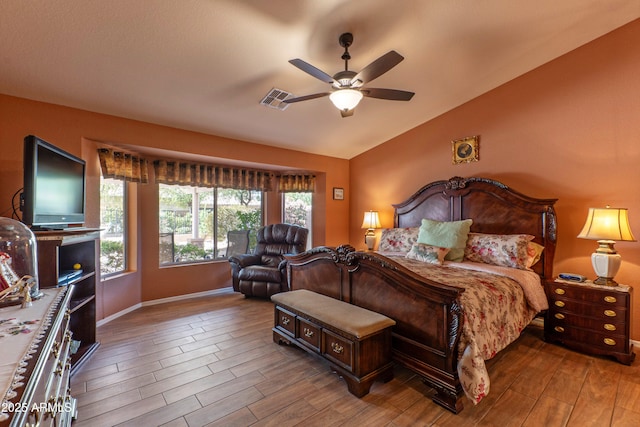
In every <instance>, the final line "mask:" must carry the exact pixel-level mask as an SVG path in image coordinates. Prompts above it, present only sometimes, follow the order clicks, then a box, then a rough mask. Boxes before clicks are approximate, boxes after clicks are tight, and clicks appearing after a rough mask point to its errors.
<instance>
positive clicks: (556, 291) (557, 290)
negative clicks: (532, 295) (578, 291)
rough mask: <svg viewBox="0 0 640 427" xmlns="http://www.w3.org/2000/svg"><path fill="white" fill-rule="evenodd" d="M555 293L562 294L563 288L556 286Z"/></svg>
mask: <svg viewBox="0 0 640 427" xmlns="http://www.w3.org/2000/svg"><path fill="white" fill-rule="evenodd" d="M555 293H556V294H558V295H564V289H560V288H558V289H556V290H555Z"/></svg>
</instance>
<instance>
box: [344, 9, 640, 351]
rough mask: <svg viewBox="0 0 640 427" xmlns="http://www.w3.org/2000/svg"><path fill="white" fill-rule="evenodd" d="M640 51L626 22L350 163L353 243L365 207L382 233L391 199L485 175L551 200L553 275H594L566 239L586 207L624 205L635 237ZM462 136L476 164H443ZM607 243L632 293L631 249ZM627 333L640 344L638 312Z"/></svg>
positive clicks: (639, 189) (358, 238) (634, 261)
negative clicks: (474, 148)
mask: <svg viewBox="0 0 640 427" xmlns="http://www.w3.org/2000/svg"><path fill="white" fill-rule="evenodd" d="M639 45H640V20H636V21H634V22H632V23H631V24H629V25H626V26H625V27H622V28H621V29H618V30H617V31H615V32H613V33H610V34H608V35H606V36H604V37H602V38H600V39H598V40H595V41H594V42H592V43H590V44H588V45H585V46H583V47H581V48H579V49H577V50H575V51H573V52H570V53H569V54H567V55H565V56H562V57H561V58H559V59H557V60H555V61H553V62H551V63H548V64H546V65H544V66H542V67H540V68H538V69H536V70H534V71H532V72H530V73H528V74H526V75H524V76H522V77H520V78H518V79H516V80H513V81H511V82H509V83H507V84H505V85H503V86H501V87H499V88H497V89H495V90H493V91H491V92H489V93H487V94H485V95H483V96H480V97H478V98H476V99H474V100H472V101H470V102H468V103H466V104H464V105H462V106H460V107H459V108H456V109H454V110H452V111H450V112H448V113H446V114H444V115H442V116H440V117H438V118H436V119H434V120H431V121H429V122H427V123H424V124H423V125H421V126H419V127H417V128H414V129H413V130H411V131H409V132H407V133H405V134H403V135H401V136H399V137H397V138H395V139H393V140H390V141H388V142H386V143H384V144H382V145H380V146H378V147H376V148H375V149H372V150H370V151H368V152H366V153H364V154H362V155H360V156H358V157H356V158H354V159H352V160H351V164H350V166H351V186H350V188H351V192H352V194H353V196H352V198H351V234H350V235H351V241H352V242H357V246H358V247H360V248H364V243H363V242H362V239H363V238H362V235H363V230H361V229H359V228H358V227H359V224H361V222H362V214H363V212H364V211H366V210H369V209H374V210H379V211H380V215H381V221H382V225H383V227H391V226H392V225H393V210H392V207H391V203H398V202H401V201H403V200H405V199H406V198H407V197H408V196H410V195H411V194H412V193H413V192H414V191H416V190H418V189H419V188H420V187H421V186H422V185H424V184H426V183H428V182H431V181H434V180H439V179H447V178H450V177H453V176H482V177H489V178H493V179H497V180H499V181H501V182H503V183H505V184H507V185H508V186H510V187H512V188H514V189H516V190H518V191H520V192H522V193H525V194H527V195H531V196H534V197H540V198H558V199H559V200H558V202H557V204H556V211H557V215H558V247H557V251H556V256H555V263H554V271H555V273H556V274H557V273H560V272H564V271H568V272H576V273H580V274H584V275H586V276H588V277H593V275H594V274H593V269H592V268H591V264H590V258H589V257H590V254H591V253H592V252H593V251H594V250H595V248H596V246H597V244H596V242H594V241H589V240H583V239H577V238H576V236H577V235H578V233H579V232H580V230H581V229H582V226H583V225H584V221H585V219H586V215H587V209H588V208H589V207H604V206H605V205H607V204H609V205H611V206H615V207H627V208H629V216H630V219H631V228H632V230H634V232H635V236H636V238H640V128H639V125H640V101H639V100H640V77H639V76H640V55H638V49H637V46H639ZM425 96H428V95H425ZM471 135H480V150H479V157H480V161H479V162H477V163H468V164H460V165H452V162H451V156H452V154H451V141H452V140H455V139H460V138H462V137H466V136H471ZM398 165H402V167H398ZM616 248H617V249H618V251H619V253H620V254H621V255H622V259H623V263H622V267H621V269H620V272H619V273H618V275H617V276H616V279H618V282H620V283H625V284H629V285H631V286H635V287H636V288H639V287H640V243H638V242H633V243H630V242H620V243H617V244H616ZM638 292H640V289H637V290H636V295H635V299H634V303H633V304H634V310H633V311H635V312H637V311H638V310H640V295H638ZM632 337H633V338H634V339H636V340H640V316H635V319H634V320H633V324H632Z"/></svg>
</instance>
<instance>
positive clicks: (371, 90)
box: [285, 88, 414, 102]
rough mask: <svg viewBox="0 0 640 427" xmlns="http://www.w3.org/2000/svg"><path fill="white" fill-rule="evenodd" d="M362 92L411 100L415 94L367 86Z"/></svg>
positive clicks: (381, 97)
mask: <svg viewBox="0 0 640 427" xmlns="http://www.w3.org/2000/svg"><path fill="white" fill-rule="evenodd" d="M360 92H362V94H363V95H364V96H367V97H369V98H379V99H389V100H391V101H409V100H410V99H411V98H413V95H414V93H413V92H407V91H406V90H396V89H380V88H366V89H361V90H360ZM285 102H286V101H285Z"/></svg>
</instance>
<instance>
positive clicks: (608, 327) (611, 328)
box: [604, 323, 616, 331]
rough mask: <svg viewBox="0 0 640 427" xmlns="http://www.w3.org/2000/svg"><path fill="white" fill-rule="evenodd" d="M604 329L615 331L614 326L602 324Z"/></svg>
mask: <svg viewBox="0 0 640 427" xmlns="http://www.w3.org/2000/svg"><path fill="white" fill-rule="evenodd" d="M604 328H605V329H606V330H607V331H615V330H616V325H612V324H611V323H605V324H604Z"/></svg>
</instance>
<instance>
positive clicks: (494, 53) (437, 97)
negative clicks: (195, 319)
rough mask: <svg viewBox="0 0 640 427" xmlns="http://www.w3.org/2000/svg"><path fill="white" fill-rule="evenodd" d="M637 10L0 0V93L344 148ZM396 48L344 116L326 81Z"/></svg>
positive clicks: (628, 1)
mask: <svg viewBox="0 0 640 427" xmlns="http://www.w3.org/2000/svg"><path fill="white" fill-rule="evenodd" d="M639 17H640V0H536V1H531V0H455V1H451V0H357V1H346V0H264V1H259V0H55V1H52V0H0V93H4V94H8V95H14V96H19V97H24V98H28V99H34V100H40V101H45V102H50V103H54V104H60V105H66V106H71V107H77V108H81V109H84V110H89V111H95V112H100V113H106V114H111V115H115V116H121V117H127V118H132V119H137V120H142V121H145V122H151V123H157V124H162V125H167V126H172V127H176V128H181V129H188V130H194V131H199V132H204V133H207V134H214V135H221V136H226V137H231V138H237V139H242V140H246V141H253V142H258V143H262V144H268V145H273V146H278V147H285V148H290V149H294V150H301V151H306V152H311V153H317V154H324V155H328V156H334V157H339V158H346V159H348V158H351V157H353V156H355V155H357V154H359V153H362V152H364V151H366V150H368V149H370V148H372V147H374V146H376V145H378V144H380V143H382V142H384V141H387V140H389V139H390V138H393V137H394V136H397V135H399V134H401V133H403V132H405V131H407V130H409V129H411V128H413V127H416V126H418V125H419V124H421V123H423V122H426V121H428V120H430V119H432V118H434V117H436V116H438V115H440V114H442V113H444V112H446V111H448V110H450V109H452V108H454V107H456V106H458V105H460V104H462V103H464V102H466V101H468V100H470V99H472V98H474V97H477V96H478V95H480V94H482V93H485V92H487V91H489V90H491V89H493V88H495V87H497V86H499V85H501V84H503V83H505V82H507V81H509V80H511V79H513V78H515V77H517V76H519V75H522V74H523V73H526V72H527V71H529V70H531V69H533V68H535V67H538V66H540V65H542V64H544V63H546V62H548V61H550V60H552V59H554V58H556V57H558V56H560V55H562V54H564V53H566V52H568V51H570V50H573V49H575V48H576V47H578V46H580V45H582V44H585V43H587V42H589V41H591V40H593V39H595V38H597V37H599V36H601V35H603V34H605V33H607V32H610V31H612V30H613V29H615V28H617V27H620V26H622V25H624V24H626V23H628V22H630V21H632V20H634V19H637V18H639ZM343 32H352V33H353V35H354V38H355V40H354V43H353V45H352V46H351V48H350V49H349V50H350V53H351V56H352V60H351V61H350V62H349V69H350V70H354V71H359V70H360V69H362V68H364V67H365V66H366V65H367V64H369V63H370V62H372V61H373V60H375V59H376V58H378V57H379V56H381V55H382V54H384V53H386V52H388V51H389V50H392V49H393V50H396V51H397V52H399V53H400V54H401V55H403V56H404V57H405V60H404V61H403V62H401V63H400V64H399V65H397V66H396V67H395V68H393V69H392V70H391V71H389V72H388V73H386V74H384V75H383V76H381V77H379V78H378V79H376V80H375V81H374V82H373V83H372V84H370V85H368V86H370V87H383V88H393V89H401V90H409V91H413V92H415V93H416V95H415V96H414V97H413V99H412V100H411V101H409V102H399V101H384V100H379V99H372V98H365V99H364V100H363V101H362V102H361V103H360V105H359V106H358V107H357V108H356V111H355V115H354V116H353V117H349V118H344V119H343V118H341V117H340V113H339V111H338V110H337V109H336V108H335V107H333V106H332V104H331V102H330V101H329V99H328V98H320V99H315V100H310V101H305V102H301V103H296V104H291V105H290V106H289V107H288V108H287V109H286V110H285V111H280V110H276V109H273V108H268V107H265V106H262V105H260V104H259V102H260V100H261V99H262V98H263V97H264V96H265V95H266V94H267V93H268V92H269V91H270V90H271V88H273V87H276V88H279V89H283V90H286V91H289V92H293V93H294V94H295V95H296V96H301V95H306V94H311V93H316V92H323V91H326V90H328V89H329V85H328V84H325V83H323V82H321V81H319V80H317V79H314V78H313V77H311V76H309V75H308V74H305V73H304V72H302V71H301V70H299V69H297V68H295V67H294V66H293V65H291V64H289V63H288V60H290V59H293V58H300V59H303V60H304V61H306V62H309V63H311V64H313V65H314V66H316V67H318V68H320V69H321V70H323V71H325V72H327V73H328V74H331V75H333V74H335V73H336V72H338V71H341V70H342V69H343V67H344V63H343V61H342V60H341V59H340V56H341V55H342V52H343V49H342V48H341V47H340V46H339V44H338V37H339V35H340V34H341V33H343Z"/></svg>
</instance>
